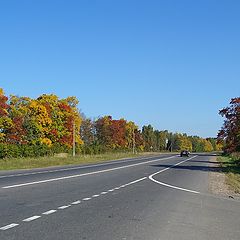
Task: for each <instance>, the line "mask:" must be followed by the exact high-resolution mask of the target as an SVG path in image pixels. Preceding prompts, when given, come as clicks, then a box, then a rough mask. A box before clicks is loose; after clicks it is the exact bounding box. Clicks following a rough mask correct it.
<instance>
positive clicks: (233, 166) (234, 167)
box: [218, 157, 240, 193]
mask: <svg viewBox="0 0 240 240" xmlns="http://www.w3.org/2000/svg"><path fill="white" fill-rule="evenodd" d="M218 161H219V162H220V163H221V167H222V169H223V172H224V173H226V183H227V184H228V185H229V187H230V188H231V189H232V190H233V191H234V192H235V193H240V165H239V161H237V160H235V159H234V158H231V157H219V158H218Z"/></svg>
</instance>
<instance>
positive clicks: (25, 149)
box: [0, 144, 72, 159]
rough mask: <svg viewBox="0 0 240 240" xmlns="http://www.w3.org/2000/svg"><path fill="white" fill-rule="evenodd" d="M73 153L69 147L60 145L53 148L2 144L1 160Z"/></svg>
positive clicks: (40, 145)
mask: <svg viewBox="0 0 240 240" xmlns="http://www.w3.org/2000/svg"><path fill="white" fill-rule="evenodd" d="M71 151H72V150H71V149H69V148H68V147H66V146H61V145H60V144H55V145H52V146H51V147H48V146H47V145H45V144H39V145H26V144H22V145H20V144H19V145H17V144H0V159H2V158H21V157H44V156H53V155H54V154H55V153H70V152H71Z"/></svg>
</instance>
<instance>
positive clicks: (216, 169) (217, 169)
mask: <svg viewBox="0 0 240 240" xmlns="http://www.w3.org/2000/svg"><path fill="white" fill-rule="evenodd" d="M151 166H152V167H158V168H168V167H170V168H173V169H179V170H190V171H204V172H224V168H222V167H219V166H216V167H214V166H196V165H190V166H184V165H181V166H180V165H178V166H174V167H173V166H172V165H168V164H157V165H151Z"/></svg>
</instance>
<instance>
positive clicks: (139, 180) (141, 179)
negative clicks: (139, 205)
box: [124, 177, 147, 187]
mask: <svg viewBox="0 0 240 240" xmlns="http://www.w3.org/2000/svg"><path fill="white" fill-rule="evenodd" d="M146 178H147V177H143V178H140V179H137V180H135V181H133V182H130V183H127V184H125V185H124V186H125V187H126V186H129V185H132V184H135V183H138V182H141V181H143V180H145V179H146Z"/></svg>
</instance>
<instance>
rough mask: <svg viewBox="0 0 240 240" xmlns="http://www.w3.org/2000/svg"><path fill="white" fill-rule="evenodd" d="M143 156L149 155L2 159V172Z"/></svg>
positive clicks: (127, 154) (114, 154)
mask: <svg viewBox="0 0 240 240" xmlns="http://www.w3.org/2000/svg"><path fill="white" fill-rule="evenodd" d="M143 155H147V153H138V154H133V153H104V154H99V155H81V156H76V157H71V156H68V157H39V158H8V159H0V170H14V169H33V168H44V167H51V166H64V165H70V164H87V163H99V162H104V161H109V160H115V159H122V158H132V157H138V156H143Z"/></svg>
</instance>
